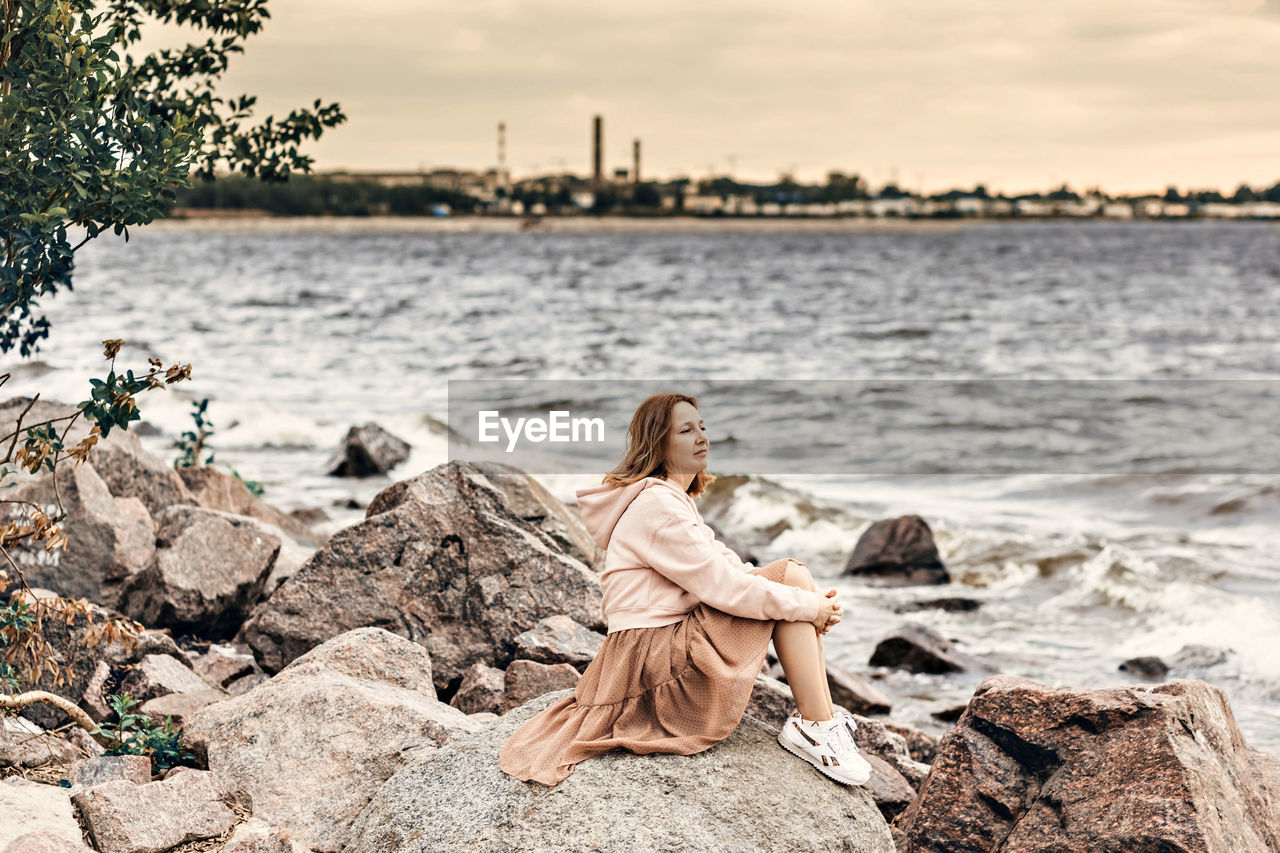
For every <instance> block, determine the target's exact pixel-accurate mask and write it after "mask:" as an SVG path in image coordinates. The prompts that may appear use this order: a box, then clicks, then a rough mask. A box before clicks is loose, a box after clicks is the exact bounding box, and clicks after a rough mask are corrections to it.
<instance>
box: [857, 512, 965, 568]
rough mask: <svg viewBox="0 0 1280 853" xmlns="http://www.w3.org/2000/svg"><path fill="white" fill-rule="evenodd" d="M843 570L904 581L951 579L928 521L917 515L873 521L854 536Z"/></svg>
mask: <svg viewBox="0 0 1280 853" xmlns="http://www.w3.org/2000/svg"><path fill="white" fill-rule="evenodd" d="M844 573H845V574H846V575H859V576H861V577H870V578H877V579H880V580H885V581H892V582H895V583H904V584H928V583H933V584H941V583H947V582H949V581H950V580H951V576H950V575H949V574H947V568H946V566H944V565H943V564H942V558H941V557H939V556H938V546H937V545H935V544H934V542H933V531H932V530H930V529H929V523H928V522H926V521H925V520H924V519H923V518H921V517H920V516H918V515H904V516H901V517H899V518H889V519H882V520H880V521H877V522H874V523H873V524H872V525H871V526H870V527H868V528H867V529H866V530H865V531H863V534H862V536H861V537H859V538H858V544H857V545H855V546H854V548H853V553H852V554H851V555H850V556H849V560H848V562H847V563H845V567H844Z"/></svg>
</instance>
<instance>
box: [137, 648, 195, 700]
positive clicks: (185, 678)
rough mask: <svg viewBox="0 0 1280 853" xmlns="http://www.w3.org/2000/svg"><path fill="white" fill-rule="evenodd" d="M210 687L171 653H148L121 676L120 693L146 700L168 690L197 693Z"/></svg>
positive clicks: (165, 694)
mask: <svg viewBox="0 0 1280 853" xmlns="http://www.w3.org/2000/svg"><path fill="white" fill-rule="evenodd" d="M209 688H210V685H209V684H208V682H206V681H205V680H204V679H203V678H201V677H200V676H198V675H196V674H195V673H194V672H192V671H191V670H190V669H189V668H188V667H186V666H184V665H183V663H182V661H181V660H179V659H178V658H175V657H173V656H172V655H147V656H146V657H144V658H143V659H142V660H141V661H139V662H138V663H137V664H135V665H134V666H133V667H132V668H131V669H130V670H128V672H126V673H125V675H124V677H123V678H121V679H120V690H119V691H118V692H120V693H128V694H129V696H130V697H131V698H133V699H137V700H138V701H140V702H145V701H147V700H148V699H154V698H156V697H157V696H167V695H168V694H170V693H199V692H203V691H206V690H208V689H209Z"/></svg>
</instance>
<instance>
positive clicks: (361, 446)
mask: <svg viewBox="0 0 1280 853" xmlns="http://www.w3.org/2000/svg"><path fill="white" fill-rule="evenodd" d="M408 458H409V444H408V442H406V441H404V440H403V439H399V438H396V437H395V436H394V435H392V434H391V433H389V432H387V431H386V430H384V429H383V428H382V427H380V426H378V425H377V424H365V425H364V426H358V427H357V426H353V427H352V428H351V429H350V430H348V431H347V437H346V438H344V439H343V440H342V446H341V447H339V448H338V449H337V450H336V451H334V453H333V456H331V457H330V458H329V461H328V462H327V463H326V464H325V473H327V474H329V476H331V477H370V476H373V475H374V474H385V473H387V472H388V471H390V470H391V469H392V468H394V467H395V466H397V465H399V464H400V463H401V462H403V461H405V460H406V459H408Z"/></svg>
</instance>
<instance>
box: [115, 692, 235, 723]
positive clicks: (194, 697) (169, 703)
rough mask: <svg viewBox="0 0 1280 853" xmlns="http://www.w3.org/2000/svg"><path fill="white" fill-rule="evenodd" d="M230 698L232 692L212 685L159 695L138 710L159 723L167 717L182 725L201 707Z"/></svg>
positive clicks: (144, 703)
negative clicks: (186, 691)
mask: <svg viewBox="0 0 1280 853" xmlns="http://www.w3.org/2000/svg"><path fill="white" fill-rule="evenodd" d="M229 698H231V694H229V693H227V692H226V691H225V690H220V689H218V688H215V687H210V688H208V689H207V690H196V691H192V692H190V693H170V694H168V695H165V696H157V697H155V698H154V699H148V700H147V701H146V702H143V703H142V707H140V708H139V709H138V710H139V711H141V712H142V713H144V714H146V715H147V716H148V717H150V718H151V719H152V720H154V721H155V722H156V723H157V724H163V723H164V721H165V720H166V719H172V720H173V724H174V725H175V726H181V725H182V723H183V721H184V720H186V719H187V718H188V717H190V716H191V715H192V714H194V713H195V712H196V711H199V710H200V709H201V708H204V707H207V706H209V705H212V704H214V703H216V702H222V701H224V700H226V699H229Z"/></svg>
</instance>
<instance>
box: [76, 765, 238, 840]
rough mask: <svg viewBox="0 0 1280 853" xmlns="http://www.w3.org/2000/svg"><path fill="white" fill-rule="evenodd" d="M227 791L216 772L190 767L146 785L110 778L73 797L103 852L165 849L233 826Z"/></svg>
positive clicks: (81, 817)
mask: <svg viewBox="0 0 1280 853" xmlns="http://www.w3.org/2000/svg"><path fill="white" fill-rule="evenodd" d="M224 796H225V794H224V792H223V791H222V790H221V789H220V788H219V787H218V785H217V784H216V783H215V782H214V779H213V774H212V773H207V772H205V771H202V770H189V771H187V772H185V773H179V774H176V775H174V776H170V777H169V778H168V779H165V780H163V781H160V782H148V783H147V784H145V785H134V784H132V783H131V782H124V781H115V782H106V783H104V784H102V785H97V786H95V787H93V788H87V789H85V790H83V791H81V792H80V793H78V794H76V795H75V796H73V797H72V798H71V799H72V802H74V803H75V805H76V808H77V809H79V811H80V819H81V820H82V821H84V824H85V827H86V828H87V829H88V831H89V836H90V837H91V838H92V839H93V843H94V846H95V847H97V848H98V850H100V851H102V853H163V851H165V850H168V849H169V848H170V847H174V846H177V845H178V844H182V843H183V842H185V841H196V840H198V839H201V838H212V837H213V836H215V835H221V834H222V833H224V832H226V831H227V830H228V829H230V828H231V827H232V826H233V825H235V822H236V814H235V812H233V811H232V810H231V809H230V808H228V807H227V805H226V803H224V802H223V798H224Z"/></svg>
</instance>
